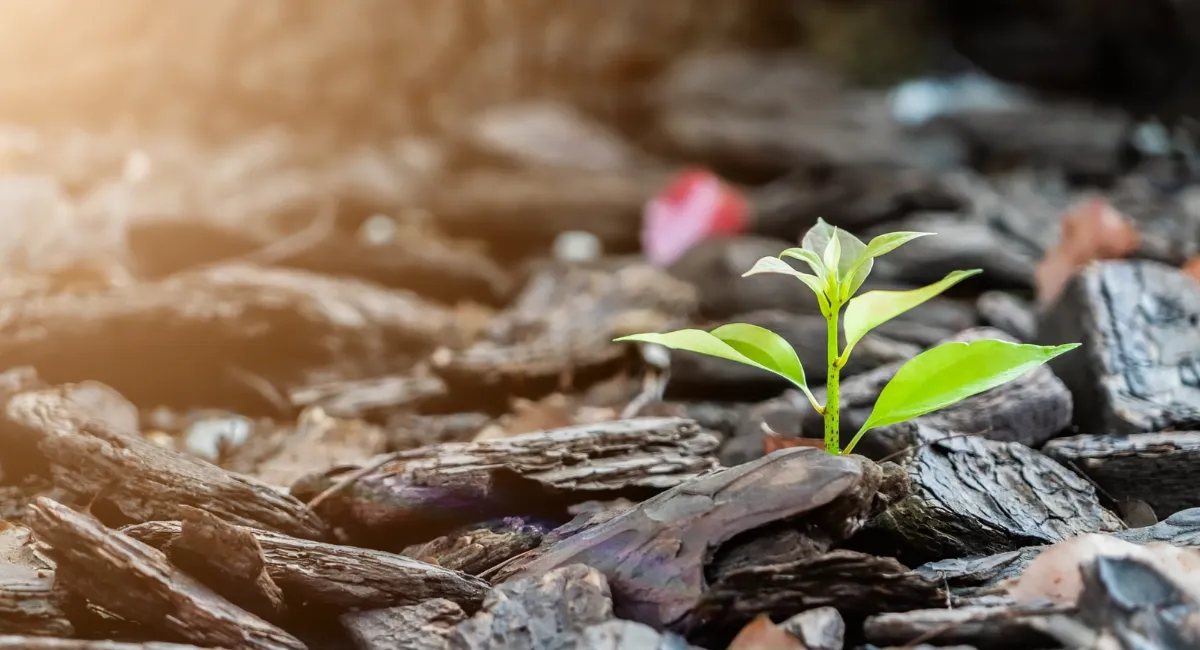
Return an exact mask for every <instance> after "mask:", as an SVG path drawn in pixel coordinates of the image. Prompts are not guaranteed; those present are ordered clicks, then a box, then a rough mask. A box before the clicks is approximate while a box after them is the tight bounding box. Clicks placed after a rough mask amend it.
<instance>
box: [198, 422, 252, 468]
mask: <svg viewBox="0 0 1200 650" xmlns="http://www.w3.org/2000/svg"><path fill="white" fill-rule="evenodd" d="M251 427H252V424H251V422H250V420H247V419H246V418H240V417H226V418H214V419H211V420H200V421H198V422H195V423H193V424H192V426H190V427H188V431H187V434H186V435H185V436H184V448H185V449H186V450H187V451H188V452H189V453H191V454H194V455H196V456H199V457H200V458H203V459H205V460H208V461H212V462H215V461H217V460H219V459H220V458H221V453H222V451H223V450H228V449H236V448H238V447H240V446H242V445H243V444H245V442H246V440H248V439H249V438H250V431H251Z"/></svg>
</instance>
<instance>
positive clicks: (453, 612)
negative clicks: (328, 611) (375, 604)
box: [340, 598, 467, 650]
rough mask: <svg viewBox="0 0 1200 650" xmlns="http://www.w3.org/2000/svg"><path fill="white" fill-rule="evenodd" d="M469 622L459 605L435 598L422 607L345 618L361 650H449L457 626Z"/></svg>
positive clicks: (419, 605) (369, 612)
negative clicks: (450, 640)
mask: <svg viewBox="0 0 1200 650" xmlns="http://www.w3.org/2000/svg"><path fill="white" fill-rule="evenodd" d="M466 618H467V615H466V614H465V613H463V610H462V608H461V607H459V606H458V605H456V604H454V603H452V602H450V601H448V600H446V599H444V598H434V599H432V600H427V601H425V602H423V603H420V604H418V605H405V606H403V607H388V608H386V609H372V610H368V611H364V612H347V613H345V614H342V616H341V619H340V620H341V623H342V625H343V626H344V627H345V628H346V631H347V632H348V633H349V634H350V638H351V639H352V640H353V641H354V645H355V647H356V648H358V650H447V648H448V645H447V643H448V642H449V638H450V633H451V632H452V631H453V630H454V626H455V625H458V624H459V623H461V622H462V621H463V620H465V619H466Z"/></svg>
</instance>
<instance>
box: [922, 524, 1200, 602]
mask: <svg viewBox="0 0 1200 650" xmlns="http://www.w3.org/2000/svg"><path fill="white" fill-rule="evenodd" d="M1112 535H1113V537H1116V538H1118V539H1122V540H1125V541H1127V542H1132V543H1134V544H1149V543H1151V542H1163V543H1166V544H1171V545H1174V546H1200V508H1190V509H1188V510H1183V511H1180V512H1177V513H1175V514H1173V515H1171V516H1170V517H1167V518H1166V519H1164V520H1162V521H1160V522H1158V523H1157V524H1154V525H1153V526H1145V527H1142V528H1130V529H1127V530H1122V531H1118V532H1115V533H1112ZM1044 548H1045V546H1041V545H1039V546H1028V547H1025V548H1021V549H1018V550H1014V551H1008V552H1004V553H997V554H994V555H983V556H970V557H961V558H954V559H949V560H941V561H938V562H930V563H928V564H924V565H922V566H920V567H917V569H916V571H917V573H920V574H921V575H924V576H926V577H928V578H930V579H932V580H936V581H938V582H943V581H944V582H945V583H946V584H949V585H950V587H951V589H953V590H954V591H955V592H956V593H958V594H960V595H963V596H971V595H976V594H984V593H988V592H989V591H991V590H992V589H993V588H994V587H995V585H997V584H998V583H999V582H1001V581H1003V580H1008V579H1011V578H1015V577H1017V576H1018V575H1020V574H1021V572H1022V571H1024V570H1025V567H1027V566H1029V563H1030V562H1032V561H1033V559H1034V558H1035V557H1037V556H1038V554H1040V553H1041V552H1042V550H1043V549H1044Z"/></svg>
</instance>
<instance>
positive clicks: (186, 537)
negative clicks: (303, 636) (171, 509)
mask: <svg viewBox="0 0 1200 650" xmlns="http://www.w3.org/2000/svg"><path fill="white" fill-rule="evenodd" d="M180 509H181V510H182V512H183V521H182V522H181V528H180V533H179V537H176V538H175V539H173V540H171V542H170V543H168V544H167V545H166V546H165V548H163V550H164V551H166V553H167V557H169V558H170V559H171V562H172V563H174V564H175V566H177V567H179V568H180V569H183V570H184V571H186V572H188V573H189V574H191V575H192V576H194V577H196V578H197V579H198V580H200V581H201V582H203V583H204V584H206V585H208V586H209V587H212V589H213V590H214V591H216V592H217V593H219V594H221V595H222V596H225V597H226V598H227V599H229V601H230V602H231V603H233V604H234V605H237V606H238V607H241V608H242V609H244V610H246V611H248V612H250V613H251V614H254V615H255V616H258V617H259V618H262V619H263V620H265V621H270V622H272V623H276V624H279V623H280V622H281V621H282V620H283V618H284V615H285V614H286V613H287V605H286V604H285V603H284V601H283V592H282V591H281V590H280V589H279V586H278V585H276V584H275V583H274V582H273V581H272V580H271V576H270V575H268V574H267V571H266V568H265V564H266V563H265V561H264V560H263V552H262V548H261V547H259V545H258V539H257V538H255V537H254V535H253V534H251V533H250V532H249V531H248V530H246V529H244V528H237V527H235V526H233V525H232V524H230V523H228V522H226V521H224V520H221V519H218V518H217V517H214V516H213V515H211V514H209V513H207V512H204V511H203V510H197V509H195V508H191V507H188V506H182V507H181V508H180Z"/></svg>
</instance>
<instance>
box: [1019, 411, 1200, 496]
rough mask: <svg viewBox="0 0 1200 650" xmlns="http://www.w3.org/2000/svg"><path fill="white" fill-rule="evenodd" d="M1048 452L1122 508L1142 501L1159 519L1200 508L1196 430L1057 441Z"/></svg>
mask: <svg viewBox="0 0 1200 650" xmlns="http://www.w3.org/2000/svg"><path fill="white" fill-rule="evenodd" d="M1042 451H1043V452H1044V453H1046V454H1047V455H1049V456H1050V457H1051V458H1053V459H1055V460H1057V461H1058V462H1060V463H1063V464H1064V465H1067V466H1068V467H1071V468H1072V469H1075V470H1076V471H1079V472H1082V473H1083V474H1084V475H1086V476H1087V477H1088V478H1089V479H1091V480H1092V481H1094V482H1095V483H1096V485H1097V486H1099V488H1100V489H1101V490H1102V491H1103V492H1104V493H1105V494H1106V495H1107V496H1109V497H1110V498H1112V499H1114V500H1116V501H1117V502H1118V503H1121V502H1128V501H1133V500H1137V501H1142V502H1144V503H1146V504H1148V505H1149V506H1150V508H1151V509H1153V510H1154V512H1155V513H1156V514H1158V515H1170V514H1174V513H1176V512H1179V511H1180V510H1184V509H1187V508H1195V507H1198V506H1200V488H1197V486H1196V485H1195V477H1196V469H1197V467H1198V466H1200V433H1197V432H1195V431H1168V432H1163V433H1138V434H1133V435H1129V436H1072V437H1070V438H1060V439H1058V440H1051V441H1050V442H1049V443H1047V444H1046V446H1045V447H1043V448H1042Z"/></svg>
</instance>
